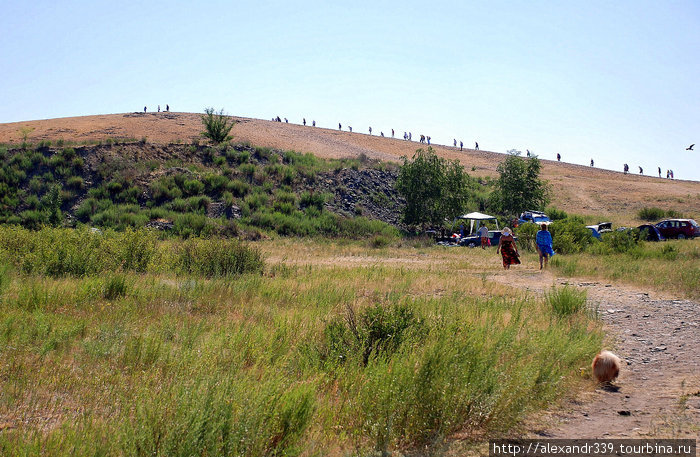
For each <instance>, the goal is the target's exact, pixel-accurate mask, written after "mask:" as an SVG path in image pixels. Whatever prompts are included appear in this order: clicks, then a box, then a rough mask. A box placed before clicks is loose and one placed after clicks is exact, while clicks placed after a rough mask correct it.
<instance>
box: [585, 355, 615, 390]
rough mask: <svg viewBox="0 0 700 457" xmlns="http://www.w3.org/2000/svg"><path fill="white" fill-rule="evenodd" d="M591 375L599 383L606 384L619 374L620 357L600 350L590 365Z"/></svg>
mask: <svg viewBox="0 0 700 457" xmlns="http://www.w3.org/2000/svg"><path fill="white" fill-rule="evenodd" d="M591 368H592V370H593V376H595V378H596V379H597V380H598V382H599V383H601V384H608V383H610V381H612V380H613V379H615V378H617V375H618V374H620V358H619V357H618V356H616V355H615V354H613V353H612V352H610V351H601V352H600V354H598V355H597V356H595V358H594V359H593V364H592V365H591Z"/></svg>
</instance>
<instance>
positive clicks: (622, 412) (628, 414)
mask: <svg viewBox="0 0 700 457" xmlns="http://www.w3.org/2000/svg"><path fill="white" fill-rule="evenodd" d="M617 414H619V415H620V416H631V415H632V413H631V412H630V411H629V409H623V410H620V411H618V412H617Z"/></svg>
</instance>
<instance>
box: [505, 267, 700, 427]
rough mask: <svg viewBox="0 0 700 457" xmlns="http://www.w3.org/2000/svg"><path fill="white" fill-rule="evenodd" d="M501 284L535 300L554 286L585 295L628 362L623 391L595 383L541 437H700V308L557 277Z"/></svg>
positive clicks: (526, 276)
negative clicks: (527, 292)
mask: <svg viewBox="0 0 700 457" xmlns="http://www.w3.org/2000/svg"><path fill="white" fill-rule="evenodd" d="M509 273H513V272H509ZM497 279H499V280H501V281H503V282H507V283H508V284H510V285H514V286H518V287H522V288H525V289H529V290H530V291H532V292H535V293H542V292H543V291H545V290H546V289H548V288H549V287H551V286H552V285H553V284H556V285H566V284H568V285H572V286H575V287H580V288H583V289H585V290H586V291H587V293H588V300H589V305H590V306H591V307H592V308H594V309H597V311H598V314H599V316H600V318H601V319H602V321H603V323H604V324H605V327H606V332H607V333H608V335H609V337H610V341H611V343H610V347H609V348H608V349H611V350H613V352H615V353H616V354H617V355H619V356H620V357H621V358H622V359H623V360H624V363H623V367H622V370H621V374H620V378H619V379H618V380H617V382H616V383H615V386H616V389H610V390H606V389H602V388H600V387H596V386H595V385H594V384H593V382H591V386H590V389H588V390H587V391H585V392H583V393H582V394H581V395H580V396H579V397H577V398H574V399H569V400H567V401H565V402H564V404H563V405H562V406H561V408H559V409H557V410H555V411H551V412H549V413H547V414H546V415H545V417H544V418H543V420H542V421H541V423H539V425H538V426H537V427H536V429H535V431H534V436H540V437H547V438H636V437H655V438H658V437H677V438H693V437H694V438H696V439H698V438H700V303H697V302H694V301H690V300H680V299H673V298H670V297H664V296H657V295H655V294H653V293H648V292H643V291H640V290H637V289H635V288H629V287H625V286H617V285H615V286H613V285H611V284H607V283H601V282H583V281H576V280H570V279H569V280H566V279H560V278H554V277H553V276H552V275H551V274H550V273H549V272H545V273H540V272H539V271H538V272H532V271H527V270H526V271H521V272H518V275H517V276H515V275H512V274H509V275H505V274H499V275H498V276H497Z"/></svg>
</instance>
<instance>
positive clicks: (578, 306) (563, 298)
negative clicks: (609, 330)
mask: <svg viewBox="0 0 700 457" xmlns="http://www.w3.org/2000/svg"><path fill="white" fill-rule="evenodd" d="M586 296H587V294H586V291H585V290H579V289H576V288H574V287H569V286H565V287H560V288H555V287H553V288H552V290H551V291H550V292H547V293H545V296H544V297H545V302H546V303H547V305H549V307H550V308H551V309H552V312H553V313H554V314H555V315H557V316H560V317H566V316H570V315H572V314H575V313H579V312H581V311H582V310H584V309H585V308H586Z"/></svg>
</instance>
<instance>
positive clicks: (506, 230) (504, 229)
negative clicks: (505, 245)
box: [503, 227, 513, 235]
mask: <svg viewBox="0 0 700 457" xmlns="http://www.w3.org/2000/svg"><path fill="white" fill-rule="evenodd" d="M512 233H513V232H511V231H510V229H509V228H508V227H504V228H503V234H504V235H510V234H512Z"/></svg>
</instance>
